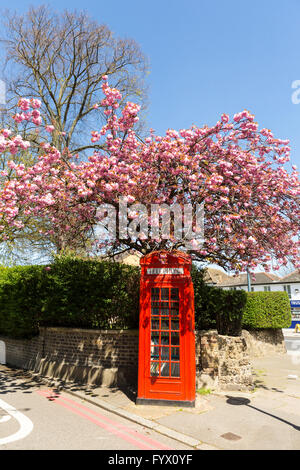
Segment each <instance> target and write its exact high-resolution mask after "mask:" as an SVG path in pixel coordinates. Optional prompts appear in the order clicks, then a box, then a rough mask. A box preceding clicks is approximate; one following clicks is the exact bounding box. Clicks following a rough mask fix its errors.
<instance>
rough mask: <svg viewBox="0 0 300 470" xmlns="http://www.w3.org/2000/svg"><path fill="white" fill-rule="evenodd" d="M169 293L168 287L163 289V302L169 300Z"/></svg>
mask: <svg viewBox="0 0 300 470" xmlns="http://www.w3.org/2000/svg"><path fill="white" fill-rule="evenodd" d="M169 291H170V289H169V288H168V287H162V288H161V300H169Z"/></svg>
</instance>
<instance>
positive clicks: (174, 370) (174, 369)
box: [171, 362, 180, 377]
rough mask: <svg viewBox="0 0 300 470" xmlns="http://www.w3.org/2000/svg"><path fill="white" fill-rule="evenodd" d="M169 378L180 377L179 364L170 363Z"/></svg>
mask: <svg viewBox="0 0 300 470" xmlns="http://www.w3.org/2000/svg"><path fill="white" fill-rule="evenodd" d="M171 377H180V365H179V363H172V362H171Z"/></svg>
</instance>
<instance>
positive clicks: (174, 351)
mask: <svg viewBox="0 0 300 470" xmlns="http://www.w3.org/2000/svg"><path fill="white" fill-rule="evenodd" d="M171 360H172V361H179V348H171Z"/></svg>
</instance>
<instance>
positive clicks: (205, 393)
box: [196, 388, 211, 395]
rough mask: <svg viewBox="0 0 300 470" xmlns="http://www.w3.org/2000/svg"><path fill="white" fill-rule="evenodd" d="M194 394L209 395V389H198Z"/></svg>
mask: <svg viewBox="0 0 300 470" xmlns="http://www.w3.org/2000/svg"><path fill="white" fill-rule="evenodd" d="M196 392H197V393H199V395H209V394H210V393H211V389H210V388H198V390H196Z"/></svg>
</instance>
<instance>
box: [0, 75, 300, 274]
mask: <svg viewBox="0 0 300 470" xmlns="http://www.w3.org/2000/svg"><path fill="white" fill-rule="evenodd" d="M102 91H103V94H104V98H103V99H102V100H100V101H99V102H98V103H95V104H94V108H95V109H99V110H101V111H102V112H103V113H104V115H105V116H106V123H105V125H104V126H103V127H102V128H100V129H99V130H95V131H93V132H92V135H91V141H92V142H93V143H95V142H97V143H99V145H100V144H101V149H102V150H101V151H99V152H97V151H95V152H94V153H93V154H92V155H91V156H90V157H89V158H88V160H87V161H84V162H83V161H78V162H76V161H74V160H73V159H72V158H71V157H72V155H70V154H69V152H68V150H65V151H62V152H60V151H59V150H58V149H57V148H55V147H53V146H51V145H50V144H43V145H42V146H41V149H40V156H39V159H38V162H37V163H36V164H35V165H33V166H31V167H30V168H27V169H26V168H25V167H24V166H22V165H17V164H15V163H14V162H13V159H12V160H11V161H10V162H9V167H10V169H11V171H12V172H13V175H14V177H11V176H10V179H9V180H7V181H5V182H4V185H3V189H2V191H1V194H0V205H1V207H0V208H1V214H2V222H1V226H0V230H1V232H2V238H3V239H5V238H6V237H12V238H13V237H14V236H15V233H16V231H18V230H24V229H26V220H27V219H28V220H31V219H33V220H38V219H42V220H43V221H44V222H45V223H44V229H43V234H44V235H45V236H51V237H52V240H53V243H54V244H55V246H56V247H57V250H58V251H60V250H63V249H66V248H68V247H72V248H76V247H78V246H80V245H82V246H84V244H85V243H86V240H87V239H88V236H89V235H90V234H91V231H92V230H93V228H94V227H95V226H97V223H98V222H99V218H101V217H100V216H99V208H101V207H104V205H106V206H107V207H112V208H114V209H115V211H116V215H118V214H119V212H120V200H122V201H123V203H124V201H125V202H126V204H127V206H128V207H127V209H126V210H127V215H128V220H129V226H130V225H131V224H134V223H135V225H134V226H135V227H136V217H137V214H136V213H137V211H138V209H139V207H140V206H142V207H143V208H146V214H147V217H148V218H147V227H146V228H145V227H144V228H143V230H140V235H139V236H137V231H135V236H134V237H130V236H124V234H123V233H122V230H123V229H124V227H122V226H121V225H122V224H121V222H120V219H119V218H118V217H116V226H115V232H116V237H115V239H113V240H107V241H106V242H105V243H104V242H103V241H102V240H99V242H98V245H99V246H100V247H102V248H104V247H106V249H110V250H111V252H116V251H118V250H119V251H120V250H123V249H130V248H133V249H135V250H138V251H140V252H141V253H143V254H145V253H148V252H150V251H153V250H157V249H169V250H175V249H186V244H185V240H184V239H183V238H179V239H178V238H177V237H176V236H175V233H171V236H170V237H169V238H167V239H164V238H160V237H157V236H156V237H151V233H150V229H149V230H148V228H149V227H150V225H151V208H153V207H154V206H155V207H158V208H161V207H164V206H168V207H173V206H174V205H177V206H180V207H184V206H185V205H187V204H189V205H190V206H191V207H195V206H196V205H197V204H198V205H200V204H204V241H203V243H202V245H201V246H200V247H199V245H198V244H197V243H195V244H193V240H191V242H190V244H189V248H188V251H189V252H190V253H191V254H192V256H193V258H194V259H196V260H200V261H206V262H214V263H217V264H219V265H220V266H223V267H224V268H225V269H232V270H236V271H244V270H246V269H253V268H255V267H256V266H257V265H259V264H261V265H263V266H264V267H265V269H267V270H268V269H270V260H272V259H274V258H275V259H276V260H277V265H276V266H273V268H275V269H276V268H278V267H280V266H281V265H284V264H286V263H287V262H288V260H290V259H291V260H292V261H293V262H294V264H295V265H296V266H299V265H300V264H299V242H298V240H297V237H298V234H299V220H300V218H299V216H300V205H299V196H300V182H299V178H298V172H297V169H296V167H293V169H292V171H291V172H288V171H287V169H286V168H285V165H286V163H287V162H288V161H289V154H290V147H289V142H288V141H287V140H282V139H278V138H275V137H274V136H273V134H272V132H271V131H270V130H269V129H265V128H264V129H260V128H259V126H258V124H257V123H256V122H255V120H254V116H253V115H252V114H251V113H250V112H249V111H246V110H245V111H242V112H240V113H237V114H235V115H234V116H233V119H232V120H230V118H229V116H228V115H226V114H222V115H221V117H220V120H219V121H218V122H217V123H216V124H215V125H214V126H212V127H208V126H204V127H197V126H192V127H191V128H189V129H181V130H179V131H175V130H173V129H169V130H168V131H167V132H166V135H165V136H159V135H156V133H155V132H154V131H153V130H151V132H150V134H149V136H148V137H147V138H145V139H144V140H142V139H141V138H140V137H139V136H137V135H136V133H135V131H134V125H135V124H136V122H137V120H138V112H139V106H138V105H136V104H134V103H132V102H127V103H126V104H122V105H121V106H120V102H122V95H121V93H120V91H119V90H117V89H116V88H113V87H110V86H109V84H108V80H107V76H105V75H104V76H103V77H102ZM19 106H20V110H21V113H20V115H21V116H22V117H19V115H16V116H15V120H17V121H18V120H20V121H24V120H27V119H29V120H31V121H32V122H33V123H34V124H36V125H40V121H39V112H38V111H39V110H38V103H37V102H36V101H32V100H24V99H21V100H20V102H19ZM22 113H23V115H22ZM27 146H28V143H27V142H26V141H25V142H24V141H23V140H22V139H21V138H20V136H12V135H11V134H10V131H9V130H7V129H3V130H2V131H1V137H0V152H9V153H11V154H12V155H14V154H16V153H17V152H18V150H19V149H22V148H24V147H27ZM5 176H6V175H5V173H2V177H3V178H5ZM106 206H105V207H106ZM102 215H103V213H102ZM129 232H130V231H129ZM127 234H128V233H127Z"/></svg>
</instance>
